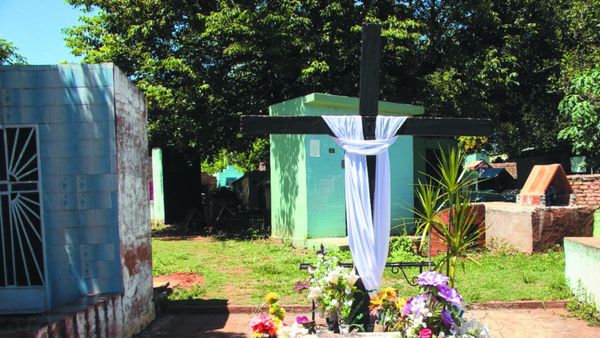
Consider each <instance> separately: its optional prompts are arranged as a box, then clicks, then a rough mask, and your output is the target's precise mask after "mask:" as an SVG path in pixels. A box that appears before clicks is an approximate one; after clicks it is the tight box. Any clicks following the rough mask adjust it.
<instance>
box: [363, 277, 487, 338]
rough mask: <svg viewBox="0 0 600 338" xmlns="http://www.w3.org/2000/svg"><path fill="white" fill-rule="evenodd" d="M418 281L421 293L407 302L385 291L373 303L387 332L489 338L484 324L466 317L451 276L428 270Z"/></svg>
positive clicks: (421, 336)
mask: <svg viewBox="0 0 600 338" xmlns="http://www.w3.org/2000/svg"><path fill="white" fill-rule="evenodd" d="M417 281H418V283H419V286H420V289H421V293H420V294H419V295H417V296H415V297H411V298H409V299H408V300H406V302H404V300H403V299H398V297H397V296H396V293H395V290H393V289H392V290H390V289H383V290H382V291H381V292H380V293H379V294H378V295H377V297H374V298H373V299H372V300H371V313H372V314H374V315H375V316H376V317H377V318H378V319H377V321H378V323H379V324H380V325H382V326H383V327H384V329H388V330H390V331H400V332H401V333H402V334H404V336H406V337H411V338H412V337H419V338H442V337H446V338H449V337H455V338H458V337H460V338H474V337H475V338H489V337H490V335H489V332H488V330H487V328H486V327H484V326H483V325H482V324H480V323H479V322H477V321H475V320H467V319H466V318H463V314H464V310H463V301H462V297H461V295H460V294H459V293H458V291H457V290H456V289H455V288H451V287H449V286H448V277H446V276H444V275H442V274H440V273H437V272H435V271H427V272H424V273H422V274H420V275H419V276H418V278H417ZM400 306H401V308H400ZM399 308H400V309H399ZM394 316H396V320H395V321H394V318H393V317H394Z"/></svg>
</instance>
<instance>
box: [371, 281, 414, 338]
mask: <svg viewBox="0 0 600 338" xmlns="http://www.w3.org/2000/svg"><path fill="white" fill-rule="evenodd" d="M404 304H406V299H404V298H400V297H398V294H397V293H396V290H394V289H393V288H383V289H382V290H381V291H380V292H379V293H378V294H377V295H376V296H375V297H373V298H371V303H370V305H369V310H370V311H371V316H374V317H375V318H377V320H376V321H375V331H385V332H393V331H400V326H401V323H402V322H401V321H398V318H399V317H400V313H401V312H400V311H401V310H402V308H403V307H404Z"/></svg>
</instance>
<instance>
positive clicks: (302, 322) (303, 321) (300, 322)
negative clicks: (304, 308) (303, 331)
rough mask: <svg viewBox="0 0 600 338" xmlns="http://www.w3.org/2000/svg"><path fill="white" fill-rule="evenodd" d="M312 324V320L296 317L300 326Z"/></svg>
mask: <svg viewBox="0 0 600 338" xmlns="http://www.w3.org/2000/svg"><path fill="white" fill-rule="evenodd" d="M308 322H310V319H308V317H306V316H296V323H298V324H305V323H308Z"/></svg>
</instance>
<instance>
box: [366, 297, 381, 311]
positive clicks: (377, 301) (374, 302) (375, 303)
mask: <svg viewBox="0 0 600 338" xmlns="http://www.w3.org/2000/svg"><path fill="white" fill-rule="evenodd" d="M382 304H383V299H381V298H379V296H375V297H373V298H371V304H370V305H369V310H371V311H372V310H373V309H376V308H378V307H379V306H381V305H382Z"/></svg>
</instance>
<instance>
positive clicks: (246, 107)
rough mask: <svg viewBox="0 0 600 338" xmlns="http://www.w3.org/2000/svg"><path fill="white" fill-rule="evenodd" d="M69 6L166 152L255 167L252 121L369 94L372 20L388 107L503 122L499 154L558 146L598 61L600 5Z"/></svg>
mask: <svg viewBox="0 0 600 338" xmlns="http://www.w3.org/2000/svg"><path fill="white" fill-rule="evenodd" d="M67 1H68V2H69V3H71V4H72V5H74V6H77V7H79V8H81V9H82V10H83V11H85V12H87V13H88V15H87V16H85V17H82V18H81V20H82V23H81V25H79V26H75V27H71V28H68V29H67V30H66V34H67V44H68V45H69V46H70V47H71V49H72V51H73V53H74V54H76V55H82V56H83V57H84V62H89V63H95V62H114V63H116V64H117V65H118V66H119V67H120V68H121V69H122V70H123V71H125V72H126V73H127V74H128V75H129V76H130V77H131V79H132V80H133V81H135V82H136V83H137V85H138V86H139V87H140V88H141V89H142V90H143V91H144V93H145V94H146V96H147V98H148V103H149V119H150V136H151V142H152V143H153V144H154V145H158V146H162V147H172V148H175V149H178V150H180V151H182V152H184V153H187V154H191V155H192V157H194V158H195V159H205V158H209V159H211V158H214V159H216V161H213V162H219V163H222V162H223V161H222V160H223V157H229V158H230V160H232V161H234V162H237V163H236V164H238V165H240V166H242V167H245V166H250V167H251V166H252V165H253V163H254V162H256V161H255V159H256V158H260V157H261V156H264V155H265V154H266V152H265V151H264V148H265V145H266V142H264V140H259V141H257V142H253V141H252V140H248V139H246V138H244V137H243V135H240V134H239V131H238V126H239V124H238V118H239V116H240V115H242V114H258V113H265V112H266V108H267V107H268V106H269V105H271V104H274V103H277V102H281V101H284V100H287V99H291V98H294V97H297V96H301V95H305V94H308V93H311V92H326V93H331V94H338V95H348V96H356V95H357V94H358V85H359V65H360V60H359V57H360V27H361V24H362V23H363V22H378V23H381V24H382V26H383V31H382V36H383V38H384V50H383V52H382V70H381V80H380V83H381V93H380V97H381V98H382V99H384V100H390V101H395V102H403V103H412V104H418V105H423V106H424V107H425V111H426V113H427V114H430V115H434V116H455V117H490V118H491V119H492V121H493V126H494V134H493V135H492V137H491V138H490V140H489V142H488V143H487V144H486V146H487V147H491V148H493V149H494V150H495V151H498V152H507V153H509V154H510V155H516V154H518V153H519V152H520V151H521V149H523V148H525V147H536V148H548V147H552V146H554V145H556V144H557V142H558V139H557V135H558V132H559V130H561V129H563V128H564V127H565V126H566V125H567V124H568V119H566V118H564V117H563V115H561V114H560V113H559V110H558V105H559V102H560V101H561V99H563V97H564V96H565V93H566V92H567V90H569V88H570V86H569V83H570V82H571V80H572V79H573V78H574V76H575V74H577V72H578V71H577V69H582V67H583V68H585V69H589V68H590V67H592V66H590V65H593V64H594V61H593V60H594V59H593V57H590V55H591V54H593V53H594V51H596V52H597V47H598V38H597V33H596V31H597V27H598V25H597V23H596V25H594V23H593V22H592V21H593V19H594V18H596V19H597V18H598V16H597V14H595V13H597V12H598V7H599V5H600V0H592V1H584V0H548V1H537V0H502V1H490V0H487V1H460V0H459V1H437V0H431V1H425V0H415V1H391V0H386V1H351V0H330V1H314V0H275V1H265V0H262V1H260V0H220V1H192V0H142V1H140V0H110V1H109V0H67ZM594 15H596V16H594ZM582 65H585V66H582ZM595 65H596V66H597V63H595ZM244 163H245V164H244ZM256 164H257V163H256Z"/></svg>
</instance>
